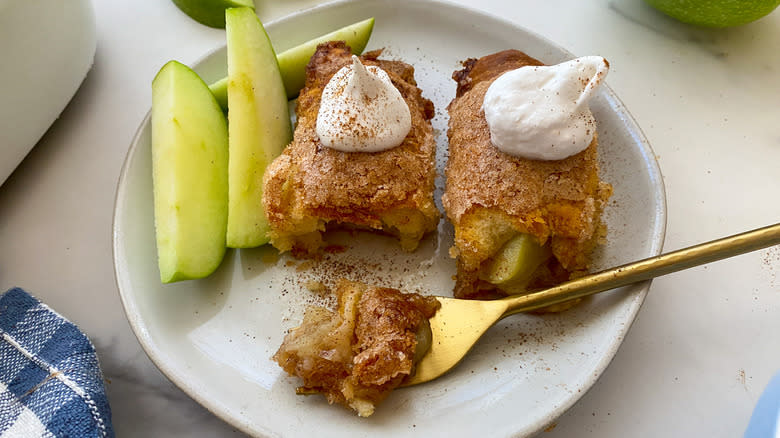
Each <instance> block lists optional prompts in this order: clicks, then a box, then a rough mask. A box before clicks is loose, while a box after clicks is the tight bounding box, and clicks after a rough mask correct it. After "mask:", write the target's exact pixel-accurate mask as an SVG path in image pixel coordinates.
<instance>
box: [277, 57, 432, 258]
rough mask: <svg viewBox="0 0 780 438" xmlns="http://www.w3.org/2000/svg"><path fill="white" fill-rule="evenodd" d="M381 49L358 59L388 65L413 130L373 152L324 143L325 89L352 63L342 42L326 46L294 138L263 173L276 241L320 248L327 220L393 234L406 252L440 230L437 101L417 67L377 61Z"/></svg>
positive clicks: (302, 99) (304, 94)
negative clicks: (319, 128) (418, 78)
mask: <svg viewBox="0 0 780 438" xmlns="http://www.w3.org/2000/svg"><path fill="white" fill-rule="evenodd" d="M380 54H381V51H374V52H368V53H366V54H364V55H363V56H361V57H360V58H361V61H362V62H363V64H365V65H366V66H369V65H375V66H379V67H380V68H382V69H383V70H385V71H386V72H387V74H388V75H389V76H390V79H391V81H392V82H393V85H395V87H396V88H397V89H398V90H399V91H400V93H401V95H402V96H403V98H404V100H405V101H406V103H407V104H408V105H409V110H410V112H411V116H412V128H411V130H410V132H409V134H408V135H407V136H406V138H405V139H404V141H403V143H402V144H401V145H400V146H398V147H395V148H392V149H389V150H386V151H382V152H374V153H366V152H341V151H336V150H333V149H330V148H327V147H324V146H323V145H322V144H321V142H320V140H319V138H318V136H317V133H316V129H315V127H316V121H317V113H318V112H319V108H320V99H321V96H322V91H323V89H324V87H325V85H327V83H328V81H329V80H330V78H331V77H332V76H333V75H334V74H335V73H336V72H337V71H338V70H339V69H340V68H341V67H344V66H345V65H349V64H351V52H350V49H349V47H348V46H346V45H345V44H344V43H343V42H329V43H324V44H321V45H320V46H319V47H318V48H317V51H316V52H315V54H314V55H313V56H312V58H311V61H310V62H309V64H308V66H307V68H306V86H305V87H304V89H303V90H302V91H301V93H300V96H299V97H298V106H297V110H296V116H297V126H296V128H295V134H294V139H293V142H292V143H291V144H290V145H289V146H288V147H287V148H286V149H285V151H284V152H283V153H282V155H281V156H280V157H278V158H277V159H276V160H274V161H273V162H272V163H271V164H270V165H269V166H268V168H267V169H266V173H265V176H264V185H265V190H264V194H263V205H264V207H265V210H266V215H267V217H268V220H269V222H270V224H271V228H272V232H271V243H272V244H273V245H274V246H276V247H277V248H278V249H280V250H283V251H284V250H289V249H293V248H298V249H299V250H301V251H302V252H304V253H312V252H315V251H316V250H317V249H318V248H319V246H320V245H321V236H320V233H321V232H322V231H323V230H324V227H325V225H326V224H328V223H336V224H338V223H345V224H352V225H357V226H360V227H364V228H369V229H374V230H381V231H385V232H389V233H392V234H396V235H398V236H399V237H400V238H401V243H402V246H403V247H404V249H407V250H413V249H414V248H415V247H416V246H417V244H418V242H419V240H420V239H421V238H422V236H423V234H424V233H426V232H428V231H432V230H434V229H435V228H436V224H437V223H438V219H439V213H438V210H437V209H436V207H435V205H434V203H433V189H434V179H435V174H436V171H435V167H434V166H435V164H434V154H435V141H434V137H433V128H432V126H431V122H430V119H431V118H432V117H433V115H434V109H433V104H432V103H431V101H429V100H428V99H425V98H424V97H422V92H421V90H420V89H419V88H418V87H417V83H416V82H415V80H414V68H413V67H412V66H410V65H408V64H405V63H403V62H401V61H389V60H380V59H378V57H379V55H380Z"/></svg>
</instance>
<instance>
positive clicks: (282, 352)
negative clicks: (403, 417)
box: [274, 280, 441, 417]
mask: <svg viewBox="0 0 780 438" xmlns="http://www.w3.org/2000/svg"><path fill="white" fill-rule="evenodd" d="M336 293H337V294H338V295H339V308H338V313H335V312H331V311H329V310H327V309H323V308H312V309H308V310H307V312H306V315H305V317H304V320H303V322H302V323H301V326H300V327H298V328H296V329H294V330H292V331H291V332H290V333H289V334H288V335H287V336H286V337H285V339H284V342H283V343H282V345H281V347H279V351H277V353H276V354H275V355H274V360H275V361H277V363H279V365H280V366H281V367H282V368H283V369H284V370H285V371H287V373H289V374H290V375H293V376H297V377H299V378H301V379H302V380H303V386H302V387H301V388H299V392H300V393H314V392H316V393H322V394H323V395H324V396H325V397H326V398H327V400H328V402H329V403H338V404H342V405H344V406H347V407H349V408H352V409H353V410H355V411H357V412H358V414H359V415H360V416H363V417H366V416H369V415H371V414H372V413H373V412H374V408H375V406H376V405H377V404H378V403H379V402H381V401H382V400H384V399H385V398H386V397H387V396H388V395H389V394H390V392H391V391H392V390H393V389H394V388H396V387H398V386H399V385H400V384H401V383H402V382H403V380H404V378H406V377H407V376H409V375H411V374H412V373H413V372H414V365H415V363H414V358H415V354H416V353H417V351H416V349H417V347H418V345H417V337H416V334H417V332H418V331H419V330H421V329H424V328H425V327H427V324H428V319H429V318H431V317H432V316H433V315H434V314H435V313H436V310H437V309H438V308H439V307H440V306H441V304H440V303H439V302H438V301H437V300H436V298H434V297H424V296H422V295H418V294H404V293H401V292H400V291H398V290H397V289H390V288H381V287H374V286H368V285H365V284H362V283H357V282H351V281H347V280H341V281H340V282H339V284H338V286H337V290H336Z"/></svg>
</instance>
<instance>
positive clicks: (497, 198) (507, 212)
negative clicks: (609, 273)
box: [442, 50, 611, 297]
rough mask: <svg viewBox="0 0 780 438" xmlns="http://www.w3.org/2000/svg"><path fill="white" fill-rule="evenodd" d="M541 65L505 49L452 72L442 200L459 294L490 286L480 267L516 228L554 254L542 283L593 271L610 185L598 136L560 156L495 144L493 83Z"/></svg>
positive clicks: (475, 292) (472, 293)
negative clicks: (536, 156)
mask: <svg viewBox="0 0 780 438" xmlns="http://www.w3.org/2000/svg"><path fill="white" fill-rule="evenodd" d="M538 65H543V64H542V63H541V62H540V61H538V60H536V59H534V58H531V57H529V56H528V55H526V54H524V53H522V52H520V51H517V50H506V51H503V52H498V53H494V54H492V55H487V56H484V57H482V58H480V59H469V60H468V61H466V62H464V68H463V69H462V70H458V71H456V72H455V73H454V74H453V79H454V80H455V81H456V82H457V92H456V97H455V99H454V100H453V101H452V102H451V103H450V105H449V107H448V110H449V114H450V122H449V130H448V136H449V161H448V163H447V169H446V176H447V184H446V189H445V193H444V196H443V198H442V201H443V204H444V208H445V210H446V212H447V216H448V218H449V219H450V221H452V223H453V224H454V226H455V247H454V248H453V250H452V253H453V255H454V256H457V258H458V278H457V285H456V289H455V295H456V296H458V297H474V296H478V295H480V294H481V293H482V292H484V291H485V290H489V289H490V285H489V284H485V283H484V282H480V281H479V278H478V277H479V275H478V274H479V270H480V268H481V267H483V265H484V264H485V262H486V261H489V260H490V258H491V257H493V256H494V255H495V254H496V252H497V251H499V250H500V249H501V247H502V246H503V245H504V243H506V242H507V241H508V240H509V239H511V238H512V237H513V236H514V235H516V234H517V233H529V234H532V235H533V236H535V237H536V238H537V240H538V242H539V243H540V244H545V243H546V242H548V240H549V241H550V244H551V246H552V251H553V255H554V256H555V257H554V258H553V259H552V265H550V264H548V265H546V266H544V268H545V271H544V272H542V271H540V272H539V275H537V277H539V282H541V284H539V286H546V285H548V284H547V283H554V282H559V281H563V280H566V279H568V278H569V276H570V275H572V274H574V275H577V273H581V272H583V271H585V270H587V268H588V264H589V261H590V253H591V250H592V249H593V247H594V246H595V245H596V243H597V242H598V240H599V238H600V237H601V235H602V234H603V226H602V223H601V219H600V215H601V210H602V207H603V205H604V203H605V201H606V200H607V198H608V197H609V195H610V193H611V187H610V186H609V184H606V183H603V182H601V181H600V180H599V169H598V156H597V148H598V140H597V136H595V135H594V137H593V141H592V142H591V144H590V146H588V148H587V149H585V150H584V151H582V152H580V153H578V154H576V155H573V156H571V157H568V158H565V159H563V160H555V161H539V160H530V159H525V158H518V157H514V156H511V155H508V154H506V153H504V152H502V151H500V150H499V149H498V148H496V147H494V146H493V145H492V143H491V141H490V130H489V128H488V125H487V121H486V120H485V115H484V112H483V111H482V101H483V100H484V97H485V93H486V92H487V89H488V87H489V86H490V85H491V84H492V83H493V81H494V80H495V79H496V78H498V77H499V76H500V75H501V74H502V73H504V72H506V71H509V70H514V69H517V68H520V67H524V66H538ZM542 277H544V281H542ZM539 282H537V283H539Z"/></svg>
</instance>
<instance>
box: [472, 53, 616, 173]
mask: <svg viewBox="0 0 780 438" xmlns="http://www.w3.org/2000/svg"><path fill="white" fill-rule="evenodd" d="M608 71H609V63H608V62H607V60H606V59H604V58H602V57H600V56H586V57H582V58H577V59H574V60H571V61H567V62H564V63H561V64H557V65H552V66H533V67H531V66H528V67H521V68H518V69H516V70H511V71H508V72H506V73H504V74H503V75H501V76H499V77H498V78H497V79H496V80H495V81H494V82H493V83H492V84H491V85H490V87H489V88H488V90H487V93H486V94H485V99H484V101H483V103H482V109H483V110H484V111H485V119H486V120H487V124H488V127H489V128H490V140H491V142H492V143H493V145H494V146H495V147H497V148H498V149H500V150H501V151H503V152H505V153H507V154H510V155H514V156H517V157H522V158H529V159H533V160H561V159H564V158H566V157H569V156H572V155H574V154H576V153H579V152H581V151H583V150H584V149H585V148H587V147H588V145H589V144H590V143H591V141H592V140H593V136H594V135H595V134H596V121H595V119H594V118H593V114H592V113H591V112H590V108H589V107H588V100H589V99H590V98H591V97H592V96H593V94H594V93H595V92H596V90H597V89H598V87H599V85H601V83H602V82H603V81H604V77H605V76H606V75H607V72H608Z"/></svg>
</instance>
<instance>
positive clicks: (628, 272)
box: [502, 223, 780, 318]
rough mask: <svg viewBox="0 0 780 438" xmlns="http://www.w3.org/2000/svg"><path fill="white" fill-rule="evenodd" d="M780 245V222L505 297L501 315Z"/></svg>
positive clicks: (524, 310) (544, 305)
mask: <svg viewBox="0 0 780 438" xmlns="http://www.w3.org/2000/svg"><path fill="white" fill-rule="evenodd" d="M778 243H780V223H778V224H774V225H770V226H767V227H764V228H759V229H756V230H753V231H748V232H745V233H741V234H736V235H733V236H729V237H724V238H722V239H718V240H713V241H711V242H706V243H702V244H699V245H695V246H691V247H688V248H684V249H680V250H677V251H674V252H670V253H666V254H661V255H659V256H655V257H650V258H646V259H643V260H640V261H638V262H633V263H629V264H626V265H622V266H618V267H616V268H612V269H607V270H604V271H600V272H597V273H595V274H590V275H586V276H584V277H580V278H577V279H575V280H571V281H567V282H566V283H561V284H560V285H558V286H554V287H551V288H549V289H545V290H542V291H539V292H533V293H530V294H527V295H519V296H511V297H507V298H503V299H502V300H503V301H506V302H507V310H506V311H505V312H504V314H503V315H502V318H503V317H504V316H509V315H512V314H515V313H519V312H527V311H530V310H535V309H539V308H542V307H546V306H549V305H551V304H558V303H562V302H564V301H568V300H571V299H575V298H581V297H585V296H587V295H592V294H595V293H598V292H603V291H605V290H610V289H614V288H617V287H621V286H626V285H628V284H632V283H636V282H639V281H644V280H649V279H651V278H655V277H660V276H662V275H666V274H671V273H672V272H677V271H681V270H683V269H688V268H692V267H694V266H699V265H703V264H705V263H709V262H714V261H716V260H721V259H725V258H728V257H733V256H736V255H740V254H744V253H747V252H751V251H756V250H759V249H762V248H766V247H769V246H773V245H777V244H778Z"/></svg>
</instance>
